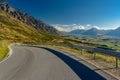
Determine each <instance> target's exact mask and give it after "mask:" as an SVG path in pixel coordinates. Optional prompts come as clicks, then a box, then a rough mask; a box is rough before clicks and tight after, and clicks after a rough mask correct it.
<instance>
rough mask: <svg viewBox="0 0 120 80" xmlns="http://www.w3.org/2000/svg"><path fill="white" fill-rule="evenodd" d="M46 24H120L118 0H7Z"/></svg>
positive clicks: (119, 4)
mask: <svg viewBox="0 0 120 80" xmlns="http://www.w3.org/2000/svg"><path fill="white" fill-rule="evenodd" d="M7 1H8V2H9V3H10V4H11V5H12V6H13V7H14V8H16V9H22V10H23V11H25V12H27V13H29V14H30V15H32V16H34V17H35V18H37V19H40V20H42V21H44V22H46V23H48V24H62V25H63V24H66V25H69V24H79V25H83V26H84V25H88V24H90V25H93V26H99V27H102V28H115V27H119V26H120V0H7Z"/></svg>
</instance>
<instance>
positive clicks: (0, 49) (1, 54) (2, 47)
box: [0, 41, 9, 61]
mask: <svg viewBox="0 0 120 80" xmlns="http://www.w3.org/2000/svg"><path fill="white" fill-rule="evenodd" d="M8 45H9V43H8V42H7V41H0V61H1V60H3V59H4V58H5V57H6V56H7V55H8V51H9V50H8Z"/></svg>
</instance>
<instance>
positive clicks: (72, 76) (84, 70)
mask: <svg viewBox="0 0 120 80" xmlns="http://www.w3.org/2000/svg"><path fill="white" fill-rule="evenodd" d="M104 75H106V74H104ZM106 79H110V80H114V78H111V77H110V76H108V75H107V77H103V76H101V75H100V74H98V73H97V72H96V71H95V70H92V69H90V68H88V67H87V66H86V65H84V64H83V63H80V61H77V60H75V59H73V58H71V57H69V56H67V55H65V54H62V53H61V52H58V51H55V50H52V49H49V48H40V47H25V46H13V47H12V55H11V56H10V57H8V59H7V60H5V61H3V62H1V63H0V80H106Z"/></svg>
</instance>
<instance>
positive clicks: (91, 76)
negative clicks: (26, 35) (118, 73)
mask: <svg viewBox="0 0 120 80" xmlns="http://www.w3.org/2000/svg"><path fill="white" fill-rule="evenodd" d="M38 48H43V49H46V50H48V51H50V52H51V53H53V54H54V55H56V56H58V57H59V58H60V59H62V60H63V61H64V62H65V63H66V64H67V65H68V66H69V67H71V68H72V70H73V71H74V72H75V73H76V74H77V75H78V76H79V77H80V79H82V80H106V79H105V78H104V77H102V76H101V75H99V74H97V73H96V72H95V71H94V70H91V69H90V68H88V67H87V66H85V65H84V64H82V63H80V62H78V61H76V60H74V59H72V58H71V57H69V56H66V55H64V54H63V53H61V52H58V51H55V50H53V49H49V48H44V47H38Z"/></svg>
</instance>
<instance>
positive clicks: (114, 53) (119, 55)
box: [56, 44, 120, 68]
mask: <svg viewBox="0 0 120 80" xmlns="http://www.w3.org/2000/svg"><path fill="white" fill-rule="evenodd" d="M56 46H67V47H72V48H77V49H81V50H82V51H81V52H82V53H84V50H87V51H91V52H93V53H94V59H95V57H96V54H105V55H108V56H112V57H115V58H116V68H118V65H119V58H120V52H118V51H113V50H107V49H102V48H92V47H87V46H78V45H72V44H57V45H56Z"/></svg>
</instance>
